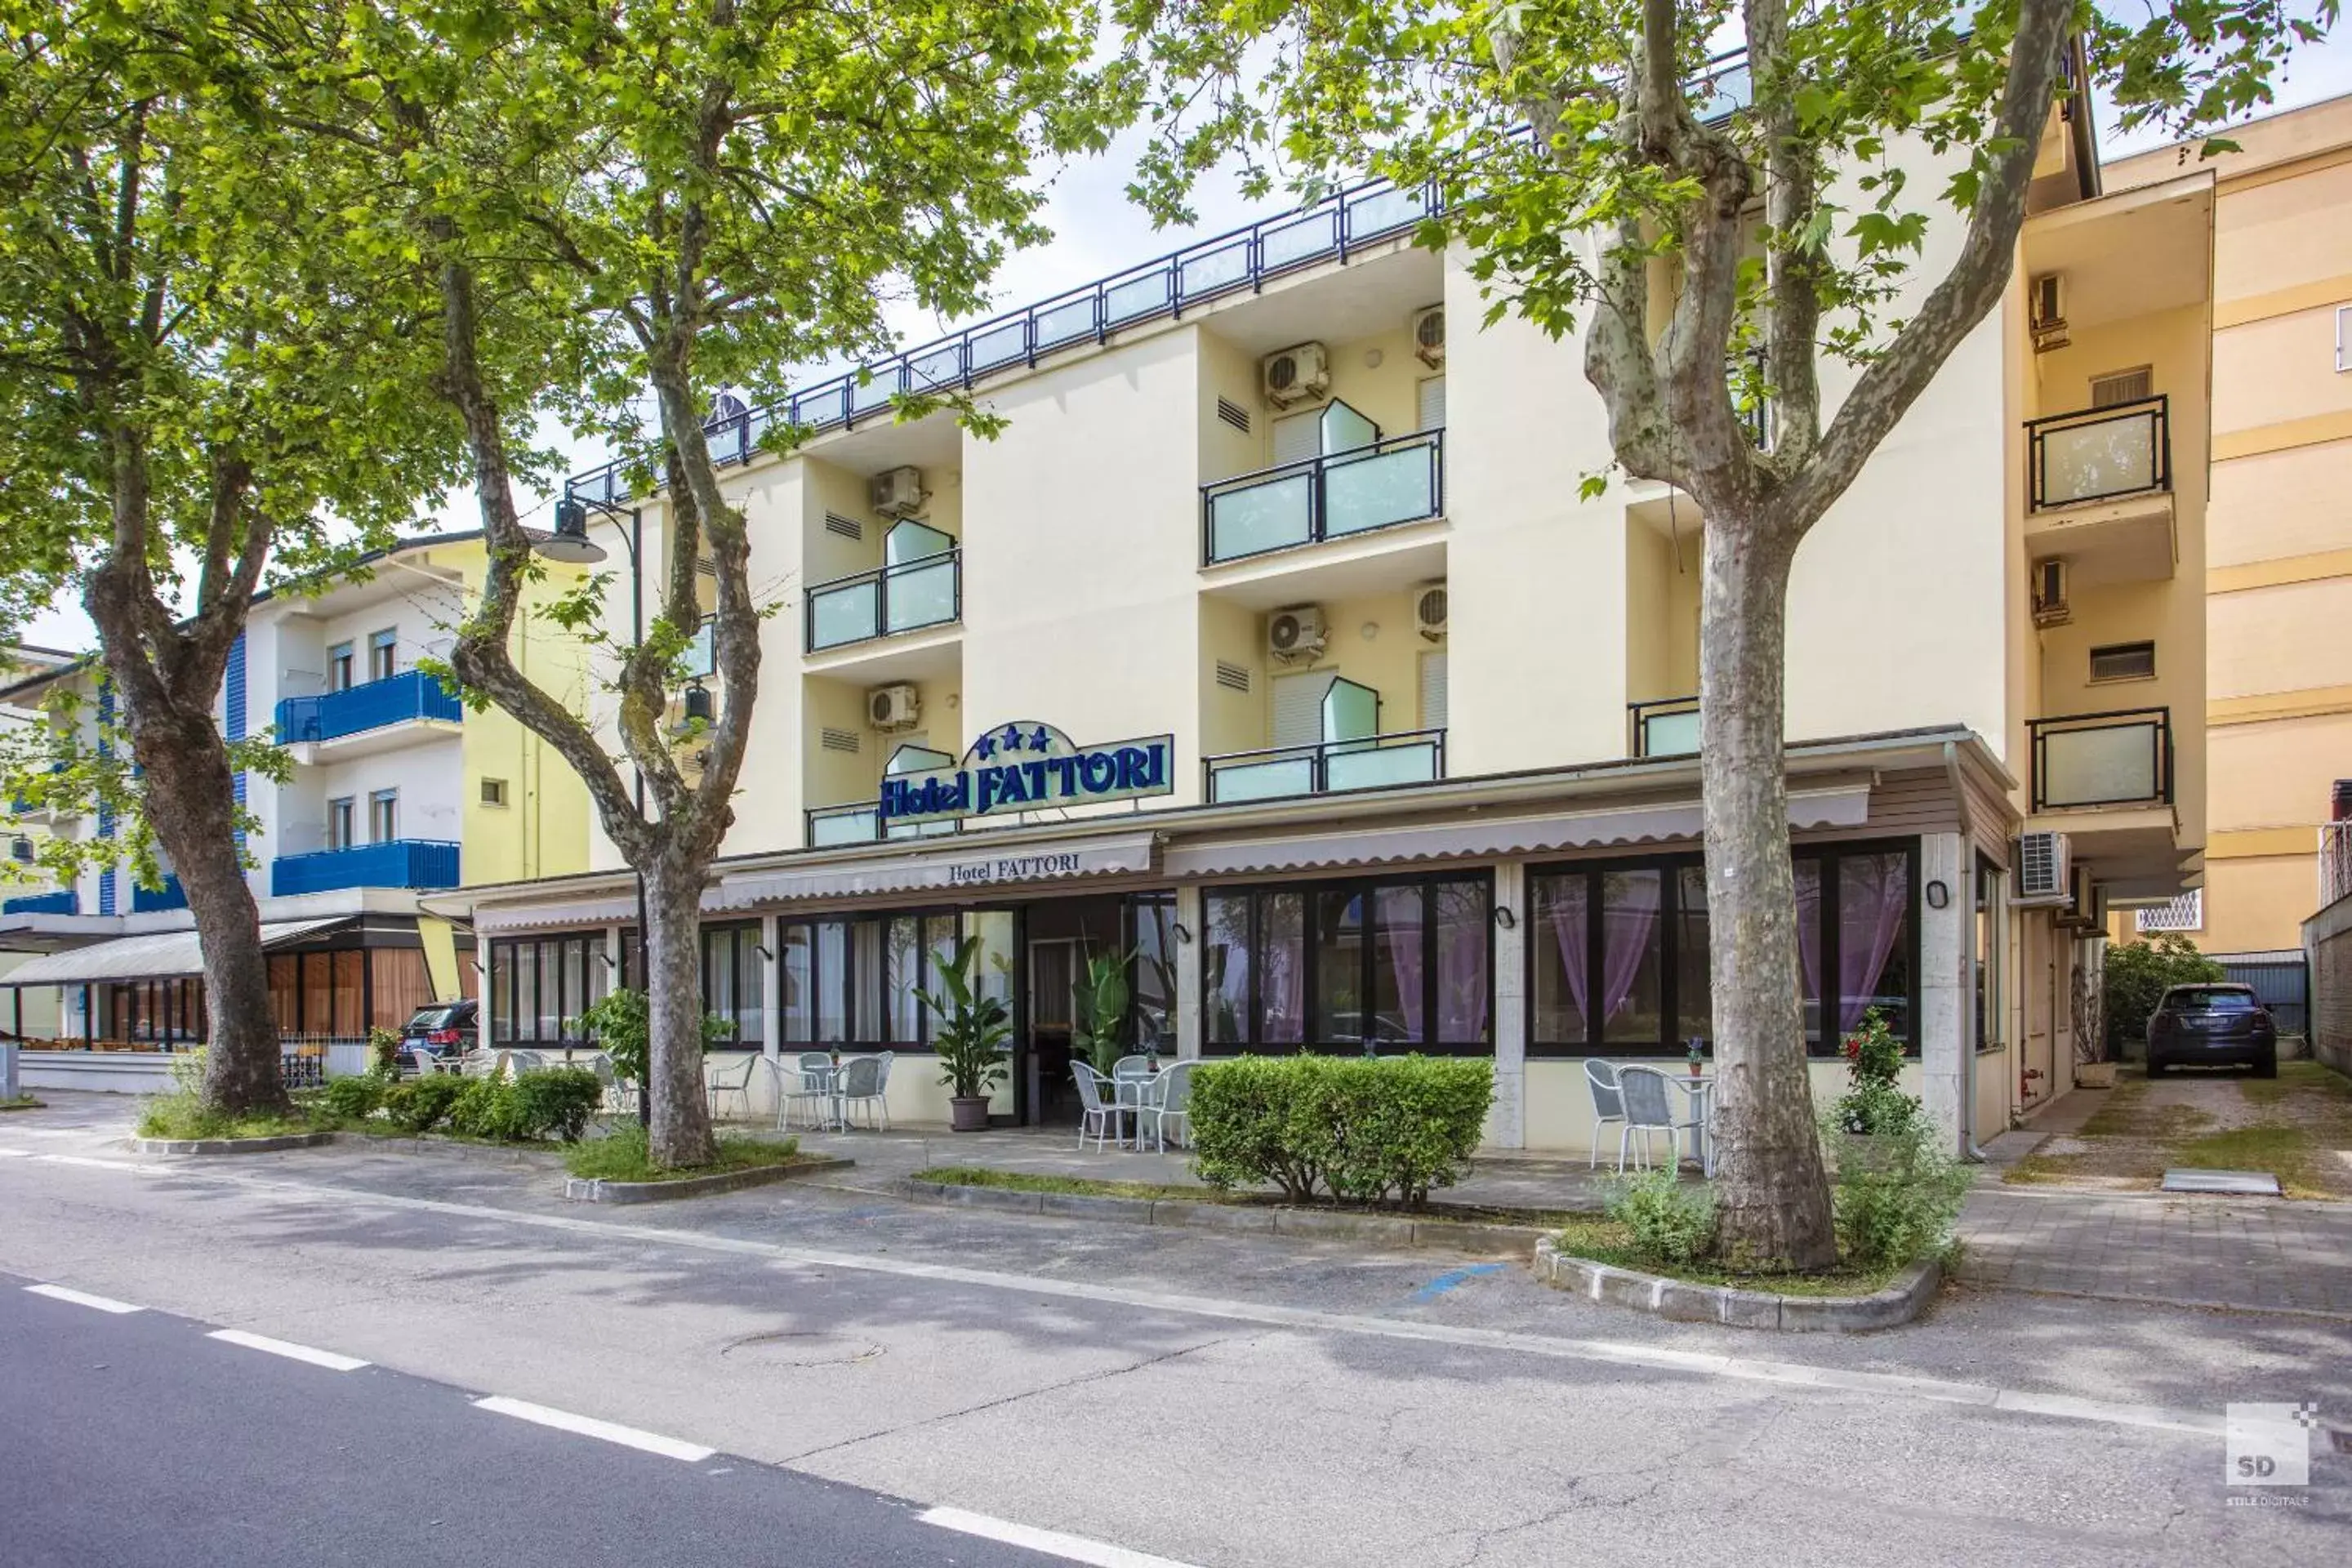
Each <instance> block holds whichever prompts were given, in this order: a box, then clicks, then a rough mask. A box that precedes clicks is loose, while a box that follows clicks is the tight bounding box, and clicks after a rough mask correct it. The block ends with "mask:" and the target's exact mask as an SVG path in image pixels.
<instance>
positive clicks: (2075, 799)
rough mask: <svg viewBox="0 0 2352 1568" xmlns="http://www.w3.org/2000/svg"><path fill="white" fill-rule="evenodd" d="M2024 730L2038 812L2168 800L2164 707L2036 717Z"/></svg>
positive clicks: (2168, 735) (2168, 717) (2168, 726)
mask: <svg viewBox="0 0 2352 1568" xmlns="http://www.w3.org/2000/svg"><path fill="white" fill-rule="evenodd" d="M2026 731H2027V734H2028V737H2029V739H2030V741H2031V742H2032V752H2033V809H2034V810H2035V811H2036V812H2043V811H2074V810H2084V809H2089V808H2092V807H2112V806H2156V805H2164V806H2168V805H2171V804H2172V710H2170V709H2168V708H2132V709H2126V710H2120V711H2117V712H2113V713H2072V714H2067V715H2065V716H2063V717H2062V718H2056V719H2035V720H2032V721H2029V722H2028V723H2027V725H2026Z"/></svg>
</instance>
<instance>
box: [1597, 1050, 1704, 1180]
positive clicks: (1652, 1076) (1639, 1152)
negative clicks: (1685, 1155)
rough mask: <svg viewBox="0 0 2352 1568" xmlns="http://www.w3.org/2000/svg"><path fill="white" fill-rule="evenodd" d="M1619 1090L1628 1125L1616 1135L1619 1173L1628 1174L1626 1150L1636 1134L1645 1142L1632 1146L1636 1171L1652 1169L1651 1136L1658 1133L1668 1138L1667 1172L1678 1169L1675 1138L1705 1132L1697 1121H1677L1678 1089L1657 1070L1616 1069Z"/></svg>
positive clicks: (1638, 1068) (1639, 1068) (1641, 1068)
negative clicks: (1684, 1134) (1688, 1132)
mask: <svg viewBox="0 0 2352 1568" xmlns="http://www.w3.org/2000/svg"><path fill="white" fill-rule="evenodd" d="M1617 1087H1618V1088H1619V1089H1620V1090H1621V1091H1622V1093H1623V1095H1624V1100H1625V1125H1624V1127H1623V1128H1622V1129H1621V1130H1620V1131H1618V1134H1617V1170H1618V1173H1620V1174H1622V1173H1623V1172H1624V1170H1625V1149H1626V1144H1627V1143H1628V1142H1629V1141H1630V1140H1631V1139H1632V1138H1633V1134H1634V1133H1636V1132H1639V1133H1640V1134H1641V1135H1642V1141H1641V1142H1639V1143H1636V1144H1634V1145H1633V1164H1634V1168H1635V1169H1637V1170H1643V1171H1646V1170H1648V1169H1649V1168H1650V1162H1649V1150H1650V1136H1651V1134H1653V1133H1655V1132H1663V1133H1664V1134H1665V1135H1666V1168H1667V1169H1668V1170H1673V1169H1674V1167H1675V1136H1676V1135H1677V1134H1678V1133H1680V1132H1682V1131H1684V1130H1685V1129H1686V1128H1687V1129H1689V1130H1690V1131H1693V1132H1697V1131H1703V1129H1701V1127H1700V1125H1699V1123H1698V1121H1697V1120H1696V1117H1694V1118H1693V1119H1692V1120H1691V1121H1675V1104H1674V1099H1675V1087H1674V1085H1672V1084H1670V1083H1668V1082H1667V1081H1666V1075H1665V1074H1664V1073H1662V1072H1660V1071H1659V1070H1658V1069H1657V1068H1644V1067H1623V1068H1618V1069H1617Z"/></svg>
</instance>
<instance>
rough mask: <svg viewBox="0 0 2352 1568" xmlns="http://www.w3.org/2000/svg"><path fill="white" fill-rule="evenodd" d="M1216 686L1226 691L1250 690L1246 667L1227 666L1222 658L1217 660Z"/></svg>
mask: <svg viewBox="0 0 2352 1568" xmlns="http://www.w3.org/2000/svg"><path fill="white" fill-rule="evenodd" d="M1217 684H1218V685H1220V686H1222V687H1223V688H1224V689H1226V690H1228V691H1247V690H1248V689H1250V672H1249V669H1248V667H1246V666H1244V665H1239V664H1227V663H1226V662H1225V661H1224V660H1223V659H1222V658H1221V659H1219V660H1217Z"/></svg>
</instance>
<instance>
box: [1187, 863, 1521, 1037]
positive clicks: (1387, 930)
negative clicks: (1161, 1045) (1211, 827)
mask: <svg viewBox="0 0 2352 1568" xmlns="http://www.w3.org/2000/svg"><path fill="white" fill-rule="evenodd" d="M1493 910H1494V884H1493V881H1492V879H1490V878H1489V877H1488V876H1486V874H1485V873H1483V872H1481V873H1478V874H1475V875H1473V876H1438V877H1412V878H1388V879H1379V880H1361V881H1359V880H1349V881H1344V882H1323V883H1316V884H1312V885H1311V886H1309V887H1307V888H1297V889H1293V888H1260V889H1214V890H1212V891H1210V892H1208V893H1205V894H1204V895H1202V925H1203V926H1204V928H1205V931H1204V932H1203V935H1202V992H1203V996H1202V1001H1203V1022H1204V1027H1203V1030H1202V1036H1203V1040H1202V1046H1203V1049H1204V1050H1205V1051H1207V1052H1208V1053H1209V1054H1211V1055H1232V1054H1234V1053H1236V1052H1241V1051H1281V1050H1296V1049H1298V1048H1300V1047H1307V1048H1310V1049H1317V1050H1335V1051H1337V1050H1345V1051H1360V1050H1364V1049H1366V1048H1367V1047H1369V1048H1370V1049H1372V1050H1375V1051H1381V1050H1386V1051H1416V1050H1418V1051H1431V1052H1449V1053H1458V1054H1484V1053H1485V1052H1486V1051H1487V1050H1489V1049H1491V1048H1492V1025H1491V1019H1492V1014H1493V1000H1494V992H1493V979H1494V973H1493V972H1494V966H1493V963H1492V947H1491V944H1490V940H1489V936H1488V931H1489V922H1490V921H1491V920H1492V918H1493Z"/></svg>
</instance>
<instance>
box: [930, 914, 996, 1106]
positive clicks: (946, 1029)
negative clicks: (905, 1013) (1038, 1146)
mask: <svg viewBox="0 0 2352 1568" xmlns="http://www.w3.org/2000/svg"><path fill="white" fill-rule="evenodd" d="M979 957H980V938H978V937H976V936H968V937H965V938H964V939H963V940H962V941H961V942H958V943H956V949H955V953H954V955H953V956H952V957H949V956H944V955H941V954H939V953H934V954H932V955H931V964H932V967H933V968H935V969H937V970H938V971H939V973H940V992H939V994H936V995H934V994H925V995H924V997H923V1005H925V1006H927V1007H929V1009H930V1010H931V1015H932V1016H934V1017H935V1018H937V1019H938V1020H939V1026H938V1028H937V1031H936V1033H935V1035H934V1037H933V1039H934V1048H936V1049H937V1050H938V1052H939V1057H940V1082H941V1083H942V1084H944V1085H946V1086H947V1090H948V1117H949V1121H948V1124H949V1125H950V1127H952V1128H953V1129H954V1130H955V1131H958V1132H978V1131H982V1130H983V1129H985V1128H986V1127H987V1126H988V1095H989V1091H990V1090H991V1089H994V1088H995V1087H996V1086H997V1085H998V1084H1000V1083H1003V1081H1004V1078H1005V1067H1004V1058H1005V1056H1006V1042H1007V1041H1009V1040H1010V1039H1012V1037H1013V1020H1012V1017H1011V1016H1010V1015H1009V1014H1007V1013H1006V1011H1005V1008H1004V1004H1003V1002H1002V1001H1001V1000H999V999H998V998H996V997H994V996H982V995H981V994H979V992H978V989H977V987H975V986H974V985H973V984H972V970H973V967H974V965H975V963H977V962H978V960H979Z"/></svg>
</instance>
